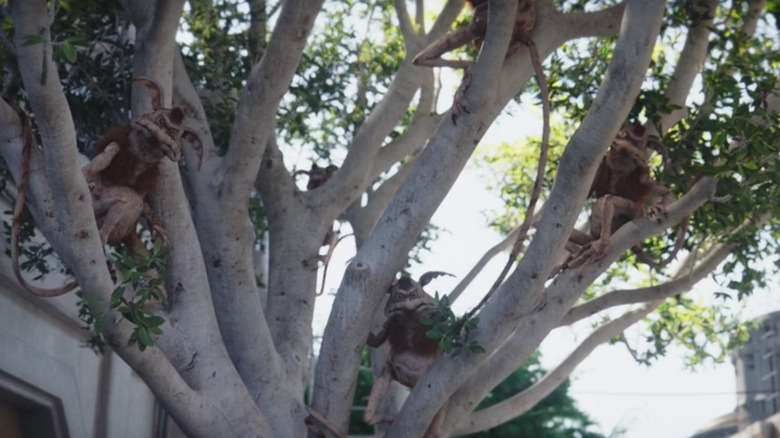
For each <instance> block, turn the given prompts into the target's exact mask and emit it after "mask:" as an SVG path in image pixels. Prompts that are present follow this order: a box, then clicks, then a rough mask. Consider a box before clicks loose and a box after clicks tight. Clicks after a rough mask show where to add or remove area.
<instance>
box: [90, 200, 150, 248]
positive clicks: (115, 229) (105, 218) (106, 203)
mask: <svg viewBox="0 0 780 438" xmlns="http://www.w3.org/2000/svg"><path fill="white" fill-rule="evenodd" d="M143 204H144V201H143V198H142V197H141V195H139V194H138V193H136V192H135V191H134V190H133V189H131V188H130V187H125V186H103V188H102V190H101V197H100V199H93V205H92V207H93V209H94V210H95V216H96V217H97V218H98V225H99V226H100V242H101V243H103V244H104V245H105V244H106V243H119V242H120V241H122V239H123V238H124V237H126V236H127V235H128V234H130V233H134V232H135V225H136V223H137V222H138V218H139V216H141V212H142V211H143Z"/></svg>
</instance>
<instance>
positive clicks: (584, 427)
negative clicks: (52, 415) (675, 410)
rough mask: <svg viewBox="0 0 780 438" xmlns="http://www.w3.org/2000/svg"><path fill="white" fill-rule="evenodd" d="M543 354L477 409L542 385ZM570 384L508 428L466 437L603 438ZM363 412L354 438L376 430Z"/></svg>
mask: <svg viewBox="0 0 780 438" xmlns="http://www.w3.org/2000/svg"><path fill="white" fill-rule="evenodd" d="M540 356H541V355H540V353H539V352H538V351H537V352H536V353H534V355H533V356H532V357H531V358H530V359H528V361H526V363H525V364H523V366H522V367H520V368H518V369H517V370H516V371H515V372H513V373H512V374H510V375H509V376H508V377H507V378H506V379H504V380H503V381H502V382H501V383H500V384H499V385H498V386H496V387H495V388H494V389H493V390H492V391H490V394H488V396H487V397H485V399H483V400H482V402H480V404H479V405H478V407H477V409H484V408H487V407H490V406H493V405H495V404H496V403H499V402H501V401H503V400H506V399H508V398H509V397H511V396H513V395H515V394H517V393H519V392H521V391H523V390H524V389H526V388H528V387H530V386H531V385H533V384H534V383H536V382H538V381H539V380H540V379H541V378H542V377H543V376H544V375H545V374H546V371H545V370H544V369H542V367H541V366H540V363H539V360H540ZM369 362H370V355H369V352H368V349H366V350H364V351H363V355H362V359H361V365H362V367H361V370H360V373H359V374H358V379H357V387H356V390H355V398H354V402H353V406H365V405H366V404H367V403H368V394H369V392H370V391H371V385H372V383H373V375H372V374H371V371H370V369H369V368H368V365H369ZM569 386H570V382H569V380H568V379H567V380H566V381H564V382H563V383H562V384H561V385H560V386H559V387H558V388H556V389H555V390H554V391H553V392H552V393H550V395H548V396H547V397H545V398H544V399H543V400H541V401H540V402H539V403H538V404H536V406H534V407H533V408H532V409H531V410H529V411H528V412H526V413H524V414H523V415H520V416H518V417H517V418H514V419H512V420H510V421H507V422H506V423H504V424H501V425H499V426H496V427H494V428H492V429H489V430H486V431H482V432H479V433H474V434H469V435H465V436H467V437H471V438H480V437H485V438H488V437H490V438H493V437H495V438H500V437H506V438H509V437H535V438H537V437H538V438H602V437H603V435H601V434H599V433H596V432H593V431H592V430H591V429H592V428H593V426H595V423H594V422H593V421H592V420H591V419H590V418H589V417H588V415H587V414H586V413H585V412H582V411H580V410H579V409H578V408H577V405H576V402H575V401H574V399H573V398H572V397H571V396H570V395H569V394H568V391H569ZM362 415H363V413H362V411H360V410H353V411H352V415H351V417H350V422H349V433H350V434H371V433H373V428H372V427H370V426H368V425H367V424H365V423H363V418H362Z"/></svg>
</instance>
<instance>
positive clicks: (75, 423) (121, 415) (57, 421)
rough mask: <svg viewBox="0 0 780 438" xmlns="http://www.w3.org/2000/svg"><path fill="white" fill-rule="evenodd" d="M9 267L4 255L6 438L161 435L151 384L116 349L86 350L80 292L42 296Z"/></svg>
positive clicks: (1, 346) (0, 310)
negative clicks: (79, 314)
mask: <svg viewBox="0 0 780 438" xmlns="http://www.w3.org/2000/svg"><path fill="white" fill-rule="evenodd" d="M9 268H10V265H9V260H8V257H6V256H3V255H0V437H3V438H6V437H9V438H16V436H22V437H44V436H54V437H63V438H68V437H70V438H82V437H83V438H91V437H94V438H104V437H111V438H115V437H116V438H142V437H143V438H146V437H157V436H161V435H159V434H158V433H157V431H158V429H163V428H158V426H157V425H158V421H157V419H158V417H159V412H158V409H157V407H156V403H155V399H154V397H153V396H152V394H151V392H150V391H149V390H148V388H147V387H146V385H145V384H144V382H143V381H142V380H141V379H140V378H139V377H138V376H136V375H135V374H134V373H133V372H132V370H131V369H130V368H129V367H128V366H127V365H125V364H124V362H122V361H121V360H120V359H119V358H118V357H117V356H116V355H114V354H113V353H110V352H107V353H105V354H103V355H98V354H96V353H95V352H94V351H93V350H91V349H90V348H87V347H85V342H86V340H87V339H88V338H89V337H90V333H89V332H88V331H86V330H84V329H83V328H82V325H83V324H82V323H81V322H80V321H79V320H78V318H77V309H78V308H77V301H78V297H76V295H75V294H73V293H70V294H67V295H65V296H63V297H58V298H50V299H42V298H37V297H35V296H33V295H31V294H29V293H28V292H26V291H24V290H22V289H21V288H20V287H19V286H17V284H16V280H15V278H14V277H13V276H12V275H9V273H10V272H11V270H10V269H9ZM55 281H56V280H55Z"/></svg>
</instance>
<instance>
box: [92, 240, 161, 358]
mask: <svg viewBox="0 0 780 438" xmlns="http://www.w3.org/2000/svg"><path fill="white" fill-rule="evenodd" d="M116 256H117V260H116V263H115V264H114V266H115V267H116V268H118V270H119V274H120V276H121V278H122V281H121V283H120V284H119V286H117V287H116V288H115V289H114V292H113V293H112V294H111V299H110V302H109V303H108V311H116V312H118V313H119V314H120V315H122V317H123V318H124V319H126V320H127V321H129V322H130V323H132V324H133V325H134V326H135V327H134V328H133V332H132V334H131V335H130V338H129V339H128V345H133V344H136V345H137V346H138V349H139V350H141V351H144V350H145V349H146V348H148V347H151V346H153V345H154V339H153V338H152V336H153V335H161V334H162V328H161V327H162V325H163V324H164V323H165V319H164V318H163V317H161V316H159V315H158V314H157V313H156V312H155V309H157V308H160V307H161V306H163V305H165V304H166V295H165V292H164V289H163V286H164V284H165V277H166V275H165V274H166V264H167V260H168V253H167V250H166V249H165V248H164V247H163V246H162V243H161V241H160V240H155V241H154V243H153V245H152V249H151V250H150V251H149V254H148V255H146V256H140V255H138V254H135V253H131V252H130V250H129V249H127V248H126V247H124V246H122V247H119V248H118V250H117V253H116ZM78 296H79V298H81V301H79V303H78V306H79V318H80V319H81V320H82V321H83V322H84V323H85V327H84V328H85V329H87V330H91V331H93V332H94V335H93V337H92V338H91V339H90V340H89V341H88V344H89V345H90V346H91V347H92V348H94V349H96V350H98V351H102V348H103V346H104V345H105V344H106V339H105V336H104V334H103V330H104V329H105V323H106V315H107V313H108V312H107V311H99V310H97V309H98V308H99V307H98V306H99V305H100V303H99V301H98V300H97V298H96V297H93V296H90V295H87V294H85V293H83V292H81V291H79V292H78Z"/></svg>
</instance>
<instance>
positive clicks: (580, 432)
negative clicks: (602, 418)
mask: <svg viewBox="0 0 780 438" xmlns="http://www.w3.org/2000/svg"><path fill="white" fill-rule="evenodd" d="M539 359H540V353H539V352H538V351H537V352H536V353H534V355H533V356H531V357H530V358H529V359H528V360H527V361H526V363H525V364H523V366H522V367H520V368H518V369H517V370H516V371H515V372H513V373H512V374H510V375H509V376H508V377H507V378H506V379H504V380H503V381H502V382H501V383H499V384H498V386H496V387H495V388H494V389H493V390H492V391H490V394H488V396H487V397H485V398H484V399H483V400H482V401H481V402H480V403H479V405H478V406H477V410H480V409H485V408H488V407H490V406H493V405H495V404H497V403H500V402H501V401H503V400H506V399H508V398H509V397H511V396H513V395H515V394H517V393H519V392H521V391H523V390H524V389H526V388H528V387H530V386H531V385H533V384H534V383H536V382H538V381H539V380H541V379H542V377H544V375H545V374H546V373H547V372H546V371H545V370H544V369H542V367H541V366H540V363H539ZM570 385H571V382H570V380H569V379H566V380H565V381H564V382H563V383H561V385H560V386H558V388H556V389H555V390H554V391H553V392H552V393H550V395H548V396H547V397H545V398H544V399H542V400H541V401H540V402H539V403H537V404H536V405H535V406H534V407H533V408H532V409H531V410H529V411H528V412H526V413H524V414H523V415H520V416H518V417H516V418H514V419H512V420H510V421H507V422H506V423H504V424H501V425H499V426H496V427H494V428H492V429H488V430H484V431H481V432H478V433H473V434H469V435H465V436H466V437H469V438H502V437H506V438H509V437H521V436H524V437H535V438H536V437H538V438H602V437H603V436H604V435H602V434H600V433H597V432H594V431H592V430H591V429H592V428H593V426H595V423H594V422H593V420H591V419H590V418H589V417H588V415H587V414H586V413H585V412H582V411H580V410H579V409H578V408H577V405H576V402H575V400H574V399H573V398H572V397H571V396H570V395H569V387H570ZM620 435H621V434H620V433H617V434H613V435H611V436H613V437H615V436H620Z"/></svg>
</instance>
